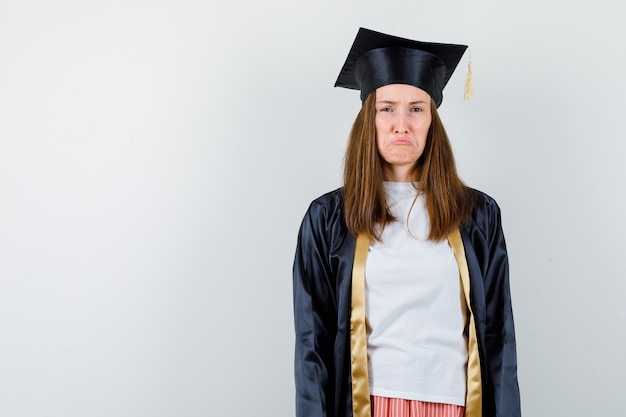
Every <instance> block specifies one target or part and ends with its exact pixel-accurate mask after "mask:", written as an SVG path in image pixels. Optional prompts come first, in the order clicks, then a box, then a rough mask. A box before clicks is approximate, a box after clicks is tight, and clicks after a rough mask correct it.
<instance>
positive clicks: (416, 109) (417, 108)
mask: <svg viewBox="0 0 626 417" xmlns="http://www.w3.org/2000/svg"><path fill="white" fill-rule="evenodd" d="M411 111H412V112H415V113H419V112H421V111H423V110H422V108H421V107H417V106H416V107H411Z"/></svg>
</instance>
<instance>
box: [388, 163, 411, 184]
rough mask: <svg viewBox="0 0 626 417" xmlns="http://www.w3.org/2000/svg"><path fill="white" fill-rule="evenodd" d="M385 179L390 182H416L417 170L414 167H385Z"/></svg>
mask: <svg viewBox="0 0 626 417" xmlns="http://www.w3.org/2000/svg"><path fill="white" fill-rule="evenodd" d="M383 179H384V180H385V181H390V182H414V181H415V180H416V178H415V170H414V169H413V167H412V166H410V165H406V166H398V165H385V166H384V167H383Z"/></svg>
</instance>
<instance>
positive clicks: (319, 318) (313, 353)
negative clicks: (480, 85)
mask: <svg viewBox="0 0 626 417" xmlns="http://www.w3.org/2000/svg"><path fill="white" fill-rule="evenodd" d="M475 195H476V204H475V208H474V210H473V213H472V220H471V222H470V223H469V224H468V225H465V226H462V227H461V237H462V239H463V245H464V248H465V255H466V259H467V263H468V269H469V273H470V302H471V307H472V310H473V313H474V317H475V321H476V331H477V339H478V350H479V355H480V364H481V378H482V403H483V416H484V417H517V416H519V415H520V400H519V389H518V383H517V359H516V350H515V331H514V325H513V313H512V309H511V297H510V291H509V273H508V258H507V253H506V246H505V241H504V235H503V233H502V228H501V221H500V209H499V207H498V205H497V203H496V202H495V200H493V199H492V198H491V197H489V196H487V195H486V194H483V193H481V192H479V191H475ZM355 242H356V238H355V236H354V235H352V234H351V233H350V232H348V230H347V228H346V225H345V221H344V214H343V199H342V195H341V190H335V191H332V192H330V193H328V194H325V195H323V196H321V197H319V198H318V199H316V200H315V201H313V202H312V203H311V205H310V206H309V209H308V211H307V212H306V214H305V216H304V219H303V221H302V225H301V227H300V233H299V235H298V245H297V249H296V255H295V261H294V266H293V291H294V315H295V332H296V347H295V380H296V415H297V417H351V416H352V388H351V387H352V384H351V376H350V375H351V374H350V309H351V280H352V265H353V258H354V249H355Z"/></svg>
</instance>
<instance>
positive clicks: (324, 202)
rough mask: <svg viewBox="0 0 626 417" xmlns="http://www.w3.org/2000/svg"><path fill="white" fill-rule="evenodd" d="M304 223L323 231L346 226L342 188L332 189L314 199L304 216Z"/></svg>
mask: <svg viewBox="0 0 626 417" xmlns="http://www.w3.org/2000/svg"><path fill="white" fill-rule="evenodd" d="M303 223H308V224H309V226H310V227H311V228H312V229H315V230H318V231H319V232H321V233H326V232H329V231H330V230H333V229H335V230H337V229H339V230H342V229H344V228H345V220H344V215H343V194H342V191H341V188H338V189H336V190H333V191H330V192H328V193H326V194H323V195H321V196H319V197H317V198H316V199H314V200H313V201H312V202H311V204H310V205H309V208H308V209H307V211H306V214H305V216H304V220H303Z"/></svg>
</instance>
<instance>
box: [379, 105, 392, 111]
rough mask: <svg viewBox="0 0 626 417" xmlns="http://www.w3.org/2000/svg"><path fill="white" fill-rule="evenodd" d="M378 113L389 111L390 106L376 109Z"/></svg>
mask: <svg viewBox="0 0 626 417" xmlns="http://www.w3.org/2000/svg"><path fill="white" fill-rule="evenodd" d="M378 111H391V107H390V106H385V107H381V108H380V109H378Z"/></svg>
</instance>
